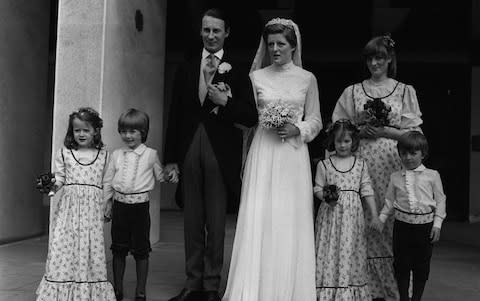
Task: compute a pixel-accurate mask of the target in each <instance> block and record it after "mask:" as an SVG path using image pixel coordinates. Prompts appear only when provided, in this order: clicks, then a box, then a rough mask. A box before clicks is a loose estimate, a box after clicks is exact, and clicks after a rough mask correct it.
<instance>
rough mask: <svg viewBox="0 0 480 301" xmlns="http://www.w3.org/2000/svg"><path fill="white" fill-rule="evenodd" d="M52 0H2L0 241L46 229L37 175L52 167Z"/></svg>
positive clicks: (24, 236) (0, 11)
mask: <svg viewBox="0 0 480 301" xmlns="http://www.w3.org/2000/svg"><path fill="white" fill-rule="evenodd" d="M49 24H50V0H39V1H18V0H2V1H0V70H1V76H0V131H1V133H2V135H1V137H2V142H1V143H0V170H1V171H2V172H1V173H0V192H1V200H0V243H2V242H8V241H13V240H18V239H22V238H26V237H30V236H34V235H39V234H41V233H43V232H44V231H45V229H44V216H43V209H44V207H43V204H42V199H43V197H42V195H41V194H40V193H39V192H37V191H36V190H35V186H34V185H35V177H36V176H37V175H39V174H40V173H42V172H44V171H47V170H48V169H49V166H48V163H46V162H45V161H46V160H45V158H46V157H47V156H46V154H47V152H48V153H49V152H50V120H49V116H50V115H51V109H52V105H51V103H50V100H49V99H48V97H47V85H48V84H47V83H48V47H49V45H48V37H49Z"/></svg>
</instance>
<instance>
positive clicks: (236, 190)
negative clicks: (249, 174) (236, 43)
mask: <svg viewBox="0 0 480 301" xmlns="http://www.w3.org/2000/svg"><path fill="white" fill-rule="evenodd" d="M200 54H201V51H198V54H197V55H194V56H192V57H191V58H190V59H187V60H186V62H185V63H184V64H182V65H181V66H180V68H179V69H178V71H177V74H176V77H175V84H174V91H173V99H172V104H171V109H170V113H169V116H168V128H167V137H166V144H165V154H164V158H165V163H177V164H179V166H182V164H183V161H184V159H185V155H186V153H187V151H188V148H189V146H190V144H191V142H192V139H193V136H194V134H195V132H196V130H197V128H198V126H199V124H200V123H203V125H204V127H205V130H206V132H207V135H208V138H209V140H210V143H211V145H212V148H213V151H214V153H215V156H216V159H217V161H218V164H219V166H220V169H221V171H222V174H223V178H224V181H225V185H226V187H227V190H228V196H229V201H228V211H229V212H233V211H235V210H236V209H237V208H238V203H239V196H240V189H241V181H240V172H241V164H242V162H241V161H242V140H243V138H242V131H241V130H240V129H239V128H238V127H237V126H235V123H237V124H242V125H244V126H247V127H251V126H253V125H255V124H256V123H257V120H258V114H257V110H256V105H255V99H254V96H253V91H252V85H251V83H250V81H249V78H248V75H247V73H246V72H245V73H239V70H238V68H236V66H235V64H234V63H232V62H231V61H230V60H229V56H228V52H227V51H225V52H224V55H223V58H222V60H221V61H220V62H219V63H218V66H220V65H221V64H222V63H223V62H226V63H229V64H230V65H231V66H232V69H231V70H230V71H229V72H226V73H223V74H220V73H219V72H218V70H217V72H216V73H215V75H214V77H213V80H212V83H218V82H224V83H226V84H228V85H229V86H230V88H231V92H232V97H229V98H228V102H227V104H226V106H225V107H221V106H220V107H219V109H218V113H217V114H215V113H214V112H212V110H214V108H215V107H216V105H215V104H214V103H213V102H212V101H211V100H210V99H209V98H208V96H206V98H205V100H204V102H203V105H202V104H201V102H200V99H199V93H198V91H199V77H200V64H201V60H202V57H201V55H200ZM181 176H182V175H181V174H180V179H181Z"/></svg>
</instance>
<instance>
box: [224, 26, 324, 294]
mask: <svg viewBox="0 0 480 301" xmlns="http://www.w3.org/2000/svg"><path fill="white" fill-rule="evenodd" d="M265 66H266V67H265ZM301 66H302V63H301V43H300V32H299V30H298V27H297V25H296V24H295V23H294V22H293V21H291V20H288V19H278V18H276V19H273V20H271V21H269V22H268V23H267V24H266V26H265V29H264V33H263V37H262V39H261V41H260V46H259V49H258V51H257V54H256V56H255V59H254V61H253V64H252V69H251V71H252V73H251V74H250V79H251V81H252V85H253V87H254V94H255V99H256V101H257V107H258V110H259V112H262V110H263V109H264V108H265V106H266V105H268V104H271V103H273V102H281V103H286V104H288V105H289V106H290V107H292V108H293V111H294V115H295V118H294V119H295V121H294V122H292V123H288V124H286V125H285V126H283V127H281V128H278V129H266V128H264V127H262V126H261V124H262V114H261V113H260V125H259V126H258V127H257V129H256V130H255V136H254V138H253V141H252V144H251V147H250V150H249V153H248V157H247V161H246V165H245V173H244V177H243V186H242V196H241V201H240V211H239V215H238V221H237V228H236V233H235V241H234V245H233V253H232V261H231V263H230V271H229V276H228V283H227V288H226V292H225V295H224V297H223V300H224V301H265V300H275V301H282V300H284V301H297V300H302V301H313V300H315V298H316V296H315V248H314V233H313V192H312V191H313V190H312V176H311V169H310V161H309V155H308V149H307V144H306V143H307V142H309V141H311V140H312V139H313V138H315V136H316V135H317V134H318V133H319V131H320V130H321V128H322V120H321V116H320V104H319V100H318V87H317V81H316V78H315V76H314V75H313V74H312V73H311V72H308V71H306V70H304V69H302V67H301Z"/></svg>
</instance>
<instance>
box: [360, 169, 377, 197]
mask: <svg viewBox="0 0 480 301" xmlns="http://www.w3.org/2000/svg"><path fill="white" fill-rule="evenodd" d="M362 164H363V167H362V175H361V179H360V196H362V197H366V196H373V195H374V193H373V188H372V181H371V180H370V174H369V173H368V167H367V164H365V161H362Z"/></svg>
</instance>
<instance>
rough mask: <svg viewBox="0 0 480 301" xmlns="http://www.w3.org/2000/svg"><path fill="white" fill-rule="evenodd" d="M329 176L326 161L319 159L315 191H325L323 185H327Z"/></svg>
mask: <svg viewBox="0 0 480 301" xmlns="http://www.w3.org/2000/svg"><path fill="white" fill-rule="evenodd" d="M326 178H327V171H326V168H325V163H323V161H319V162H318V164H317V171H316V173H315V186H313V192H314V193H317V192H320V191H323V186H325V182H326Z"/></svg>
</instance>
